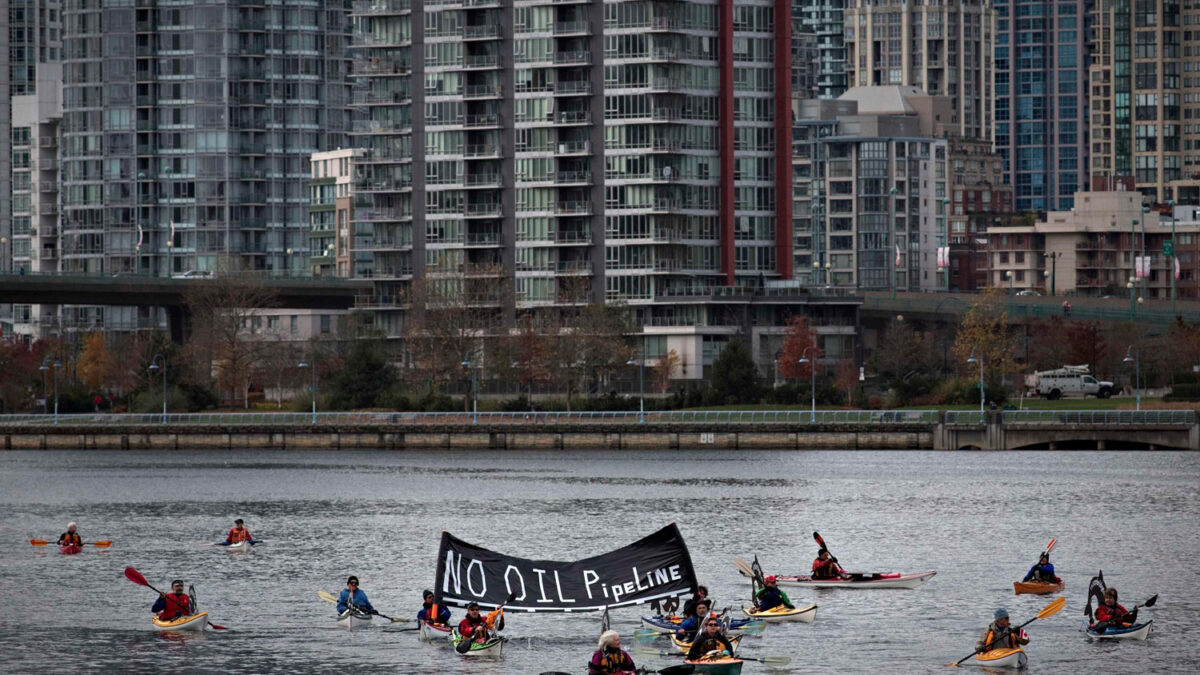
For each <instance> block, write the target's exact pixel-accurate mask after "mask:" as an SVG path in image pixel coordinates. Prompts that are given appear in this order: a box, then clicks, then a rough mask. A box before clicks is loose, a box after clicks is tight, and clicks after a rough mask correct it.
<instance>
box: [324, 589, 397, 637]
mask: <svg viewBox="0 0 1200 675" xmlns="http://www.w3.org/2000/svg"><path fill="white" fill-rule="evenodd" d="M317 597H318V598H320V599H322V600H324V601H325V602H331V603H333V604H335V605H336V604H337V603H338V599H337V596H336V595H334V594H333V593H328V592H326V591H317ZM346 604H348V605H350V606H351V607H353V608H354V609H359V607H358V605H356V604H354V603H353V602H348V603H346ZM359 611H362V610H361V609H359ZM370 613H371V614H374V615H375V616H377V617H379V618H381V619H387V620H388V621H391V622H392V623H399V622H401V621H412V619H408V618H405V617H396V618H392V617H390V616H388V615H387V614H380V613H379V612H376V611H374V610H372V611H371V612H370ZM414 630H416V629H414Z"/></svg>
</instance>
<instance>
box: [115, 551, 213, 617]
mask: <svg viewBox="0 0 1200 675" xmlns="http://www.w3.org/2000/svg"><path fill="white" fill-rule="evenodd" d="M125 578H126V579H128V580H130V581H132V582H133V583H135V584H137V585H138V586H145V587H146V588H149V589H150V590H152V591H154V592H155V593H158V594H159V595H166V593H163V592H162V591H160V590H158V589H157V588H155V587H153V586H151V585H150V582H149V581H146V577H144V576H142V573H141V572H139V571H137V570H135V569H133V568H132V567H126V568H125ZM208 625H210V626H212V627H213V629H214V630H226V628H225V626H219V625H217V624H215V623H213V622H211V621H209V622H208Z"/></svg>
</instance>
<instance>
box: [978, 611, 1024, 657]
mask: <svg viewBox="0 0 1200 675" xmlns="http://www.w3.org/2000/svg"><path fill="white" fill-rule="evenodd" d="M1027 644H1029V636H1028V635H1027V634H1026V633H1025V631H1024V630H1022V631H1021V632H1020V633H1014V632H1012V629H1011V628H1010V627H1009V625H1008V610H1006V609H1004V608H1003V607H1001V608H999V609H997V610H996V613H995V614H993V615H992V622H991V623H989V624H988V627H987V628H985V629H983V633H982V634H980V636H979V640H978V641H976V642H975V653H976V654H982V653H984V652H990V651H992V650H993V649H1015V648H1017V647H1020V646H1021V645H1027Z"/></svg>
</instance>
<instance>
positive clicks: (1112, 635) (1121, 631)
mask: <svg viewBox="0 0 1200 675" xmlns="http://www.w3.org/2000/svg"><path fill="white" fill-rule="evenodd" d="M1152 623H1154V620H1153V619H1151V620H1150V621H1147V622H1145V623H1138V624H1134V625H1132V626H1129V627H1126V628H1112V627H1109V628H1108V629H1107V630H1105V631H1104V632H1103V633H1097V632H1096V631H1094V630H1092V627H1091V626H1089V625H1088V624H1087V623H1084V624H1083V630H1084V632H1086V633H1087V634H1088V637H1091V638H1095V639H1097V640H1145V639H1146V638H1148V637H1150V624H1152Z"/></svg>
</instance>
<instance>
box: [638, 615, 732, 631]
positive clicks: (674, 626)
mask: <svg viewBox="0 0 1200 675" xmlns="http://www.w3.org/2000/svg"><path fill="white" fill-rule="evenodd" d="M753 621H754V619H733V620H732V621H730V622H729V630H731V631H732V630H737V629H739V628H741V627H743V626H745V625H746V624H748V623H751V622H753ZM681 623H683V617H679V616H662V615H661V614H660V615H658V616H643V617H642V626H644V627H645V628H649V629H650V630H653V631H658V632H659V633H674V632H675V631H677V630H679V624H681Z"/></svg>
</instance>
